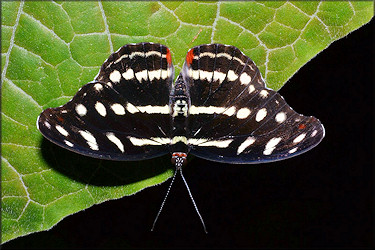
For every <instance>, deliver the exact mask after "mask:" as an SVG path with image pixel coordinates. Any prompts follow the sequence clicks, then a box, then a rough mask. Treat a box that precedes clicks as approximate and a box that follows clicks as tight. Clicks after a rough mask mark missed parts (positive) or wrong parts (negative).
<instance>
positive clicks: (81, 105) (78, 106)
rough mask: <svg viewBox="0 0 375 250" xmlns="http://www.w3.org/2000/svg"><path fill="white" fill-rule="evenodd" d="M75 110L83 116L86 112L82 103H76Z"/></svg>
mask: <svg viewBox="0 0 375 250" xmlns="http://www.w3.org/2000/svg"><path fill="white" fill-rule="evenodd" d="M75 110H76V112H77V114H78V115H79V116H84V115H86V114H87V109H86V107H85V106H84V105H83V104H78V105H77V106H76V108H75Z"/></svg>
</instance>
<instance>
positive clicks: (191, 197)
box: [179, 167, 207, 233]
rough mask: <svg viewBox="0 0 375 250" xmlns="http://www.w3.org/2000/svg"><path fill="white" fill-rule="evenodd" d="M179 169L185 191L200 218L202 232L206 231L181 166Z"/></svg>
mask: <svg viewBox="0 0 375 250" xmlns="http://www.w3.org/2000/svg"><path fill="white" fill-rule="evenodd" d="M179 170H180V174H181V177H182V180H183V181H184V183H185V186H186V189H187V191H188V192H189V196H190V199H191V200H192V202H193V205H194V207H195V211H197V214H198V216H199V219H200V220H201V222H202V225H203V229H204V232H205V233H207V229H206V225H205V224H204V221H203V218H202V215H201V214H200V213H199V210H198V207H197V204H195V201H194V198H193V195H192V194H191V192H190V188H189V186H188V184H187V182H186V180H185V177H184V175H183V174H182V168H181V167H180V168H179Z"/></svg>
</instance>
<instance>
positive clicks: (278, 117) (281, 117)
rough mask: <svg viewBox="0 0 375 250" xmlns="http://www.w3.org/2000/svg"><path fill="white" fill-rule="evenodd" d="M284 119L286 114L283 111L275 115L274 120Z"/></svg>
mask: <svg viewBox="0 0 375 250" xmlns="http://www.w3.org/2000/svg"><path fill="white" fill-rule="evenodd" d="M285 120H286V114H285V113H284V112H280V113H278V114H277V115H276V116H275V121H276V122H278V123H282V122H284V121H285Z"/></svg>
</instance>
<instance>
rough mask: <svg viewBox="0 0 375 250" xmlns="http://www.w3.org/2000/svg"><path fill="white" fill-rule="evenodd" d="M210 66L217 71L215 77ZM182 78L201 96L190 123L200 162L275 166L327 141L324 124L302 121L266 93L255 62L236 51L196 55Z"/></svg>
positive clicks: (217, 48) (221, 48)
mask: <svg viewBox="0 0 375 250" xmlns="http://www.w3.org/2000/svg"><path fill="white" fill-rule="evenodd" d="M205 65H211V66H212V68H211V69H210V70H211V71H212V75H210V76H208V74H207V73H206V72H205V71H206V69H207V67H206V66H205ZM182 74H184V76H183V78H184V79H185V81H186V83H187V85H189V86H190V93H200V95H197V96H193V95H192V96H191V108H190V113H189V118H188V124H189V129H190V130H189V131H190V133H189V143H190V147H191V153H192V154H194V155H196V156H199V157H202V158H205V159H210V160H215V161H221V162H229V163H256V162H267V161H275V160H281V159H285V158H289V157H291V156H294V155H297V154H300V153H302V152H304V151H306V150H308V149H311V148H312V147H314V146H316V145H317V144H318V143H319V142H320V141H321V139H322V138H323V136H324V128H323V126H322V125H321V123H320V121H319V120H317V119H315V118H313V117H306V116H302V115H299V114H298V113H296V112H295V111H294V110H293V109H292V108H291V107H290V106H289V105H288V104H287V103H286V102H285V100H284V99H283V98H282V97H281V96H280V95H279V94H278V93H277V92H275V91H273V90H271V89H268V88H266V87H265V84H264V81H263V80H262V78H261V75H260V72H259V70H258V68H257V67H256V65H255V64H254V62H253V61H251V59H250V58H248V57H247V56H245V55H244V54H243V53H242V52H241V51H240V50H238V49H237V48H235V47H233V46H226V45H220V44H210V45H201V46H198V47H195V48H193V49H191V50H190V51H189V52H188V55H187V58H186V61H185V64H184V70H183V71H182ZM215 75H216V77H214V76H215Z"/></svg>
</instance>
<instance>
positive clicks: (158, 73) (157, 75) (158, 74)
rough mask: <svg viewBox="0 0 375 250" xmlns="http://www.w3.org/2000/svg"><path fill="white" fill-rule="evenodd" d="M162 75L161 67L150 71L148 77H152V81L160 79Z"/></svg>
mask: <svg viewBox="0 0 375 250" xmlns="http://www.w3.org/2000/svg"><path fill="white" fill-rule="evenodd" d="M160 77H161V70H160V69H158V70H153V71H149V72H148V78H149V79H150V81H152V80H154V79H157V80H159V79H160Z"/></svg>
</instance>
